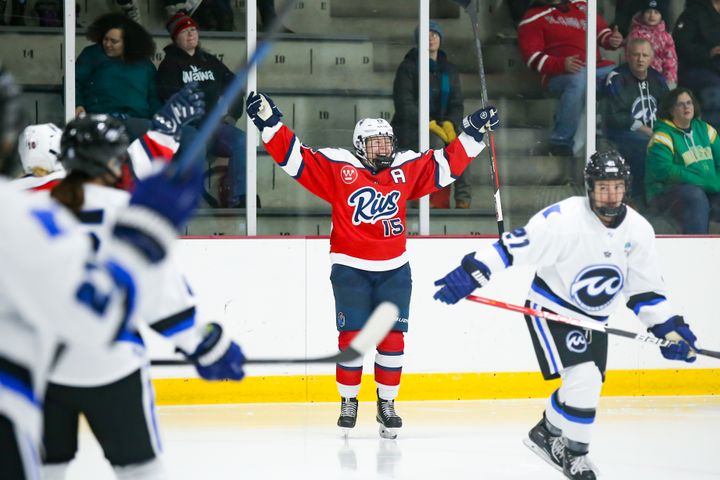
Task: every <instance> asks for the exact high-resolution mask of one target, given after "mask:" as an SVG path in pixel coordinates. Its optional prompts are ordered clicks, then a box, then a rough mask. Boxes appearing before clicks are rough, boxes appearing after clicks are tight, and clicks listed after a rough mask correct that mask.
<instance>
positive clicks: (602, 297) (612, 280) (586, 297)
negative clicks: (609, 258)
mask: <svg viewBox="0 0 720 480" xmlns="http://www.w3.org/2000/svg"><path fill="white" fill-rule="evenodd" d="M624 283H625V279H624V278H623V274H622V272H621V271H620V269H619V268H618V267H616V266H615V265H592V266H590V267H587V268H585V269H584V270H582V271H581V272H580V273H579V274H578V275H577V276H576V277H575V280H573V282H572V284H571V285H570V296H571V297H572V299H573V300H574V301H575V303H576V304H578V305H579V306H580V307H582V308H583V309H585V310H590V311H596V310H602V309H603V308H605V307H607V306H608V305H610V302H612V301H613V299H614V298H615V295H617V294H618V292H619V291H620V290H622V287H623V284H624Z"/></svg>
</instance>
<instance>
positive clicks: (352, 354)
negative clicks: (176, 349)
mask: <svg viewBox="0 0 720 480" xmlns="http://www.w3.org/2000/svg"><path fill="white" fill-rule="evenodd" d="M399 314H400V311H399V310H398V307H397V306H396V305H395V304H393V303H390V302H383V303H381V304H380V305H378V307H377V308H376V309H375V311H373V313H372V315H370V318H368V321H367V322H366V323H365V326H364V327H363V328H362V330H360V333H358V334H357V335H356V336H355V338H354V339H353V340H352V342H350V345H349V346H348V348H346V349H345V350H343V351H342V352H338V353H335V354H332V355H328V356H324V357H315V358H248V359H247V360H245V364H246V365H250V364H267V363H340V362H348V361H350V360H354V359H356V358H358V357H361V356H363V355H365V353H367V352H368V351H369V350H370V349H372V348H375V346H376V345H377V344H378V343H380V341H381V340H382V339H383V338H385V336H386V335H387V334H388V332H389V331H390V329H391V328H392V327H393V325H395V322H397V319H398V315H399ZM150 364H151V365H152V366H156V367H176V366H183V365H192V363H190V362H189V361H187V360H184V359H183V360H181V359H168V360H152V361H151V362H150Z"/></svg>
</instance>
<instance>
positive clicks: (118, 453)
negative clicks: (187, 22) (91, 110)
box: [43, 88, 243, 480]
mask: <svg viewBox="0 0 720 480" xmlns="http://www.w3.org/2000/svg"><path fill="white" fill-rule="evenodd" d="M183 95H185V96H192V95H194V91H193V90H192V89H188V88H186V89H185V91H182V92H181V93H180V94H178V95H176V97H174V98H171V99H170V101H169V103H172V102H177V101H178V100H182V98H183ZM197 100H198V103H197V104H196V105H195V106H194V107H193V105H192V104H190V108H189V109H188V112H187V113H188V115H185V116H184V118H183V123H184V122H188V121H191V120H192V119H193V118H195V117H197V116H199V115H202V113H203V112H202V105H201V103H202V100H201V99H200V98H199V97H197ZM193 112H194V113H193ZM141 141H143V142H145V144H146V145H148V146H150V147H151V148H152V146H153V145H157V143H156V142H161V143H162V145H164V146H165V147H166V148H167V152H166V153H167V155H168V156H171V155H172V153H173V152H174V151H175V150H177V147H178V143H177V142H176V141H175V140H174V139H173V137H172V136H170V135H168V134H163V133H160V132H158V131H156V130H154V131H150V132H148V134H146V135H145V137H143V138H142V139H138V140H136V142H141ZM129 151H130V152H131V156H133V155H134V156H135V157H137V156H138V155H140V156H144V154H145V150H144V149H139V148H133V149H130V150H129ZM127 152H128V143H127V136H126V135H125V134H124V127H123V125H122V124H121V123H119V122H117V121H115V120H114V119H112V118H110V117H107V116H105V115H91V116H86V117H82V118H78V119H75V120H73V121H72V122H70V123H69V124H68V126H67V127H66V129H65V133H64V134H63V136H62V145H61V154H60V159H61V160H62V162H63V164H64V165H65V167H66V170H67V172H68V176H67V177H66V178H65V179H64V180H62V182H60V184H58V185H57V186H56V187H55V188H54V189H53V190H52V192H51V195H52V196H53V197H54V198H55V199H57V200H58V201H60V202H61V203H63V204H65V205H66V206H67V207H68V208H69V209H70V210H71V211H72V212H73V213H74V214H75V215H76V217H77V218H78V219H79V220H80V222H81V223H82V224H83V226H84V227H85V228H86V230H87V231H88V233H89V234H90V235H91V236H92V238H93V241H94V243H95V244H96V245H97V246H98V247H99V248H100V249H101V250H102V248H103V245H104V242H105V240H106V239H107V238H108V237H109V235H110V234H111V232H112V230H111V228H110V227H111V226H112V224H113V223H114V219H115V218H116V217H117V216H118V214H120V213H121V212H122V210H124V209H125V208H126V207H127V204H128V202H129V200H130V194H129V193H127V192H126V191H124V190H119V189H116V188H112V185H115V184H116V183H117V181H118V179H119V177H120V174H121V166H122V164H123V163H124V161H125V160H127ZM135 160H136V161H137V160H138V159H137V158H135ZM168 160H169V159H168ZM173 263H174V262H172V260H171V261H170V262H169V265H166V266H165V267H164V272H165V273H164V276H163V277H164V282H163V286H162V288H158V289H156V291H155V292H154V294H155V295H154V302H153V304H152V306H151V307H150V308H149V309H147V310H146V311H145V313H144V319H146V320H149V321H148V323H149V324H150V326H151V327H152V328H154V329H155V330H156V331H158V332H159V333H160V334H163V335H165V336H167V337H169V338H171V339H172V340H173V341H174V342H175V344H176V345H177V348H178V349H179V350H180V351H182V352H184V353H185V354H186V356H188V357H189V358H190V359H191V360H197V358H196V356H195V355H193V354H194V353H195V352H198V351H200V349H199V348H198V347H199V346H201V345H202V346H203V348H205V347H206V346H207V339H210V338H212V340H213V341H222V342H228V341H229V340H227V339H226V338H224V336H223V335H222V333H223V330H222V328H221V327H220V326H219V325H217V324H209V325H203V326H200V325H197V324H196V312H195V301H194V299H193V297H192V294H191V292H190V289H189V288H188V285H187V283H186V282H185V280H184V279H183V277H182V276H181V275H180V274H179V273H178V272H177V270H176V269H175V268H174V265H173ZM210 334H212V337H211V336H210ZM233 355H234V356H233ZM242 360H243V358H242V355H241V353H240V351H239V349H237V348H235V349H231V350H229V351H228V354H227V355H226V357H225V358H224V359H223V360H222V361H220V362H214V363H213V364H212V367H211V368H207V367H202V366H200V365H198V371H199V373H200V375H201V376H202V377H204V378H206V379H211V380H213V379H218V378H223V379H226V378H228V379H233V380H240V379H241V378H242V377H243V372H242V368H241V367H242ZM148 370H149V369H148V361H147V356H146V354H145V350H144V342H143V339H142V337H141V336H140V335H139V334H128V335H125V336H123V337H122V338H121V339H120V340H119V341H118V342H116V343H115V344H114V345H113V346H112V347H111V348H110V349H108V348H98V347H96V348H93V347H87V346H79V347H69V348H66V349H64V350H63V352H62V354H61V355H59V359H58V361H57V363H56V365H55V367H54V369H53V371H52V372H51V374H50V382H49V385H48V388H47V392H46V395H45V406H44V409H43V411H44V429H43V447H44V449H43V460H44V463H45V467H44V469H43V470H44V472H43V473H44V475H45V478H46V479H48V480H54V479H63V478H65V472H66V470H67V467H68V465H69V462H70V461H71V460H72V459H73V458H74V456H75V454H76V452H77V446H78V444H77V440H78V421H79V416H80V414H83V415H84V416H85V418H86V419H87V421H88V423H89V425H90V428H91V430H92V431H93V433H94V434H95V436H96V437H97V439H98V442H99V444H100V446H101V448H102V449H103V452H104V455H105V458H107V460H108V461H109V462H110V464H111V465H112V466H113V468H114V469H115V471H116V475H117V477H118V478H133V479H139V478H145V479H150V478H165V477H164V470H163V466H162V463H161V461H160V460H159V453H160V451H161V442H160V438H159V436H158V428H157V420H156V413H155V408H154V392H153V389H152V385H151V383H150V381H149V375H148V374H149V372H148Z"/></svg>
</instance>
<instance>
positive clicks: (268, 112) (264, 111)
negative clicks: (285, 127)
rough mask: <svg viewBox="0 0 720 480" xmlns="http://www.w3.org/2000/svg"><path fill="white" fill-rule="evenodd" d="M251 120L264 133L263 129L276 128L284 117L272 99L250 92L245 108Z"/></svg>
mask: <svg viewBox="0 0 720 480" xmlns="http://www.w3.org/2000/svg"><path fill="white" fill-rule="evenodd" d="M245 110H246V111H247V114H248V116H249V117H250V120H252V121H253V123H254V124H255V126H256V127H257V128H258V130H260V131H261V132H262V130H263V128H266V127H274V126H275V125H277V124H278V122H279V121H280V117H282V116H283V114H282V112H281V111H280V109H279V108H278V107H277V105H275V103H274V102H273V101H272V99H271V98H270V97H268V96H267V95H265V94H263V93H255V92H250V95H248V98H247V106H246V108H245Z"/></svg>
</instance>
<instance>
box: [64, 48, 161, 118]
mask: <svg viewBox="0 0 720 480" xmlns="http://www.w3.org/2000/svg"><path fill="white" fill-rule="evenodd" d="M155 74H156V71H155V65H153V64H152V62H151V61H150V60H143V61H141V62H135V63H129V62H124V61H122V60H121V59H119V58H112V57H108V56H107V55H106V54H105V51H104V50H103V48H102V45H100V44H97V43H96V44H93V45H90V46H88V47H85V48H84V49H83V51H82V52H80V55H79V56H78V59H77V62H76V63H75V103H76V104H77V105H78V106H82V107H84V108H85V110H86V111H87V112H88V113H122V114H125V115H128V116H130V117H137V118H151V117H152V116H153V114H154V113H155V112H156V111H157V109H158V108H160V106H161V103H160V100H159V99H158V96H157V91H156V90H155Z"/></svg>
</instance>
